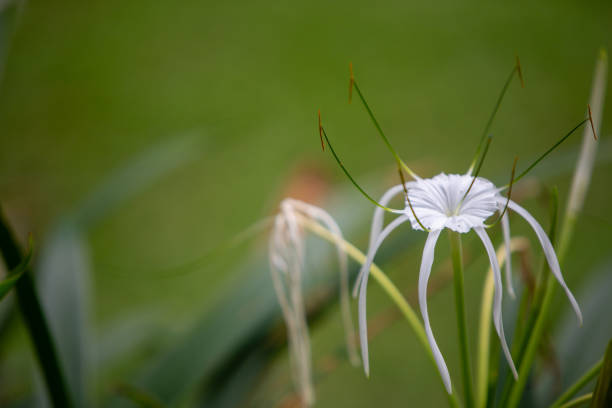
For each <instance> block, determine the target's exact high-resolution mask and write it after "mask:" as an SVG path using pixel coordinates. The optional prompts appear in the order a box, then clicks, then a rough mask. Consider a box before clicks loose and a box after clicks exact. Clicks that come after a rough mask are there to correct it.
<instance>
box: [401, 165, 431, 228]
mask: <svg viewBox="0 0 612 408" xmlns="http://www.w3.org/2000/svg"><path fill="white" fill-rule="evenodd" d="M397 171H398V172H399V176H400V179H401V180H402V187H403V188H404V194H405V195H406V202H407V203H408V207H410V211H412V215H414V219H415V220H416V222H417V223H418V224H419V225H420V226H421V228H423V230H424V231H427V232H430V231H429V228H427V227H426V226H425V225H423V223H422V222H421V220H419V217H417V215H416V212H415V211H414V208H412V203H411V202H410V197H409V196H408V189H407V188H406V180H405V179H404V173H402V169H401V167H398V168H397Z"/></svg>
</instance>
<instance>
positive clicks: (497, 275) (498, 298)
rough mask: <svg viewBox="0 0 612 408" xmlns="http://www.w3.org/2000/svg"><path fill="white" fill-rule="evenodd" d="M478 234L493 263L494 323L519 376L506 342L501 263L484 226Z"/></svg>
mask: <svg viewBox="0 0 612 408" xmlns="http://www.w3.org/2000/svg"><path fill="white" fill-rule="evenodd" d="M474 231H476V234H477V235H478V237H479V238H480V240H481V241H482V243H483V244H484V247H485V249H486V250H487V255H489V262H490V263H491V269H492V270H493V277H494V283H495V295H494V298H493V323H494V324H495V330H496V331H497V336H498V337H499V341H500V343H501V345H502V349H503V351H504V355H505V356H506V360H507V361H508V364H509V365H510V368H511V369H512V374H513V375H514V378H515V379H516V378H518V372H517V371H516V367H515V366H514V362H513V361H512V355H511V354H510V350H509V349H508V344H507V343H506V336H505V334H504V322H503V320H502V294H503V288H502V279H501V272H500V271H499V264H498V263H497V255H496V254H495V248H493V243H492V242H491V239H490V238H489V236H488V235H487V233H486V232H485V230H484V228H483V227H476V228H474ZM510 254H511V253H510V252H508V256H507V257H510Z"/></svg>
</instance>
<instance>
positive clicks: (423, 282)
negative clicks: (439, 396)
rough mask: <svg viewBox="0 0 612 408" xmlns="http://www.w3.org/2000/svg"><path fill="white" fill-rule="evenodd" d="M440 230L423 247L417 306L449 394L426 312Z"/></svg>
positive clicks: (449, 383) (430, 235) (445, 369)
mask: <svg viewBox="0 0 612 408" xmlns="http://www.w3.org/2000/svg"><path fill="white" fill-rule="evenodd" d="M440 232H441V230H436V231H432V232H430V233H429V235H428V236H427V240H426V241H425V248H424V249H423V259H422V260H421V269H420V271H419V307H420V308H421V315H422V316H423V322H424V323H425V334H427V341H429V346H430V347H431V351H432V353H433V356H434V360H435V361H436V365H437V366H438V370H439V371H440V375H441V376H442V381H443V382H444V386H445V387H446V391H447V392H448V393H449V394H451V393H452V386H451V380H450V374H449V372H448V367H447V366H446V362H444V357H442V353H441V352H440V348H439V347H438V344H437V343H436V340H435V339H434V336H433V332H432V330H431V324H430V323H429V314H428V313H427V282H428V281H429V275H430V274H431V266H432V265H433V260H434V250H435V248H436V242H437V241H438V237H439V236H440Z"/></svg>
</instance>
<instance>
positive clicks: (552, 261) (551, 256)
mask: <svg viewBox="0 0 612 408" xmlns="http://www.w3.org/2000/svg"><path fill="white" fill-rule="evenodd" d="M503 200H504V199H501V201H500V202H504V201H503ZM508 208H510V209H511V210H513V211H514V212H516V213H517V214H518V215H520V216H521V217H523V218H524V219H525V221H527V222H528V223H529V225H531V228H532V229H533V230H534V232H535V233H536V235H537V237H538V240H539V241H540V245H542V250H543V251H544V256H545V257H546V261H547V262H548V266H549V267H550V271H551V272H552V274H553V275H554V277H555V278H556V279H557V281H558V282H559V284H560V285H561V287H562V288H563V290H564V291H565V294H566V295H567V298H568V299H569V301H570V303H571V304H572V308H573V309H574V312H575V313H576V317H577V318H578V323H579V324H580V326H582V312H581V311H580V306H578V302H577V301H576V298H574V295H573V294H572V292H571V291H570V290H569V288H568V287H567V285H566V284H565V280H564V279H563V275H561V267H560V266H559V260H558V259H557V255H556V254H555V250H554V248H553V246H552V244H551V242H550V239H548V235H546V232H544V229H542V227H541V226H540V224H539V223H538V222H537V221H536V220H535V218H533V217H532V216H531V214H529V213H528V212H527V210H525V209H524V208H523V207H521V206H520V205H518V204H517V203H515V202H514V201H512V200H510V202H509V203H508Z"/></svg>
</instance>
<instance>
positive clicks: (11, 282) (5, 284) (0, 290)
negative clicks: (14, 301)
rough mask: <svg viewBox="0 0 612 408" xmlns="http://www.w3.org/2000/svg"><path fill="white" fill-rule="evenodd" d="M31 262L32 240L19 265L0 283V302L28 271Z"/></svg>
mask: <svg viewBox="0 0 612 408" xmlns="http://www.w3.org/2000/svg"><path fill="white" fill-rule="evenodd" d="M31 260H32V239H31V238H30V250H29V251H28V253H27V254H26V256H25V257H24V258H23V260H22V261H21V263H20V264H19V265H18V266H17V267H16V268H15V269H13V270H12V271H11V272H9V273H8V275H7V277H6V278H5V279H4V280H3V281H0V300H2V299H4V297H5V296H6V295H7V294H8V293H9V292H10V290H11V289H12V288H13V286H15V284H16V283H17V281H18V280H19V278H21V277H22V276H23V274H24V273H25V272H26V270H27V269H28V266H29V265H30V261H31Z"/></svg>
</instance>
